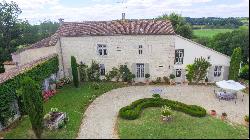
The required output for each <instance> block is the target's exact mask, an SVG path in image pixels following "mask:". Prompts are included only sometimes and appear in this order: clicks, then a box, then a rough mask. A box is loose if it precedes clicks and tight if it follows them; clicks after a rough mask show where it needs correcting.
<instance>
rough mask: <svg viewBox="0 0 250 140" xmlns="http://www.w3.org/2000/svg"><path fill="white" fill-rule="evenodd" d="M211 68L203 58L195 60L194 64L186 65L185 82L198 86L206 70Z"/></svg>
mask: <svg viewBox="0 0 250 140" xmlns="http://www.w3.org/2000/svg"><path fill="white" fill-rule="evenodd" d="M210 66H211V64H210V62H208V61H207V60H206V59H205V58H203V57H201V58H195V60H194V63H193V64H190V65H187V69H186V70H187V72H188V73H187V74H186V77H187V80H188V81H189V82H190V83H192V82H193V81H194V82H195V83H196V84H198V83H199V82H200V81H201V80H204V78H205V77H206V74H207V70H208V68H209V67H210Z"/></svg>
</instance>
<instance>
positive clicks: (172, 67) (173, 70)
mask: <svg viewBox="0 0 250 140" xmlns="http://www.w3.org/2000/svg"><path fill="white" fill-rule="evenodd" d="M60 24H61V25H60V27H59V29H58V30H57V32H56V33H55V34H54V35H52V36H51V37H48V38H46V39H43V40H41V41H39V42H37V43H35V44H33V45H31V46H30V47H27V48H25V49H22V50H18V51H17V52H15V53H13V54H12V61H11V62H5V63H4V64H5V69H6V71H7V72H8V70H12V69H16V68H18V67H20V66H22V65H25V64H27V63H30V62H33V61H35V60H38V59H41V58H43V57H46V56H49V55H52V54H58V56H59V63H60V68H59V72H58V76H59V77H60V78H62V77H64V76H71V67H70V57H71V56H75V57H76V59H77V62H78V63H80V62H82V63H85V64H87V65H90V64H91V62H92V60H95V61H96V62H98V63H99V64H100V74H101V77H104V75H105V74H106V73H107V72H108V71H110V70H111V69H112V68H113V67H119V65H127V66H128V68H129V69H130V70H131V72H132V73H134V74H135V75H136V79H135V81H136V82H143V81H144V80H145V74H147V73H148V74H150V79H151V80H155V79H156V78H157V77H164V76H169V75H170V74H175V75H176V79H175V80H176V81H177V82H178V81H179V82H184V81H185V80H186V77H185V74H186V71H185V67H186V65H188V64H191V63H193V62H194V59H195V58H198V57H204V58H206V59H207V60H208V61H210V63H211V64H212V66H211V67H210V68H209V71H208V74H207V76H208V80H209V82H215V81H220V80H227V79H228V73H229V65H230V57H228V56H226V55H224V54H221V53H219V52H217V51H214V50H212V49H210V48H207V47H205V46H203V45H201V44H198V43H195V42H193V41H191V40H189V39H186V38H184V37H181V36H179V35H177V34H176V33H175V32H174V30H173V27H172V25H171V22H170V21H167V20H125V19H124V20H113V21H84V22H63V20H60Z"/></svg>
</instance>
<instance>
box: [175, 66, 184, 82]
mask: <svg viewBox="0 0 250 140" xmlns="http://www.w3.org/2000/svg"><path fill="white" fill-rule="evenodd" d="M182 81H183V75H182V69H175V82H177V83H180V82H182Z"/></svg>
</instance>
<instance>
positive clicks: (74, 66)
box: [71, 56, 79, 87]
mask: <svg viewBox="0 0 250 140" xmlns="http://www.w3.org/2000/svg"><path fill="white" fill-rule="evenodd" d="M71 69H72V75H73V82H74V85H75V87H79V79H78V71H77V63H76V58H75V57H74V56H71Z"/></svg>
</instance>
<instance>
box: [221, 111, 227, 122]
mask: <svg viewBox="0 0 250 140" xmlns="http://www.w3.org/2000/svg"><path fill="white" fill-rule="evenodd" d="M226 119H227V113H225V112H223V113H222V114H221V120H223V121H224V120H226Z"/></svg>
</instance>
